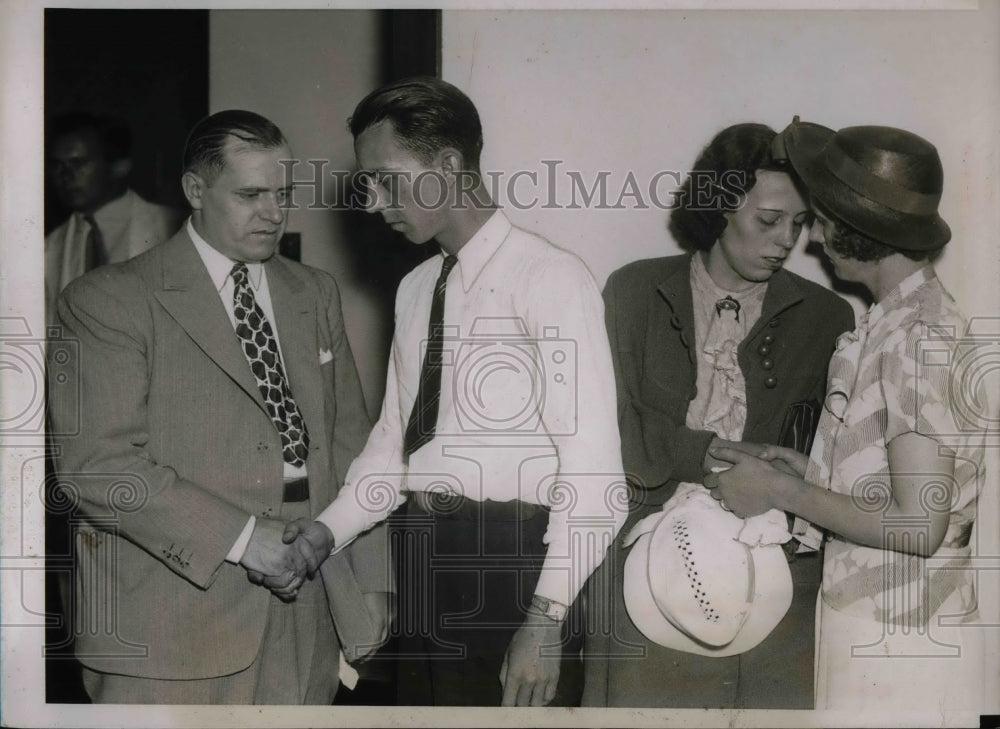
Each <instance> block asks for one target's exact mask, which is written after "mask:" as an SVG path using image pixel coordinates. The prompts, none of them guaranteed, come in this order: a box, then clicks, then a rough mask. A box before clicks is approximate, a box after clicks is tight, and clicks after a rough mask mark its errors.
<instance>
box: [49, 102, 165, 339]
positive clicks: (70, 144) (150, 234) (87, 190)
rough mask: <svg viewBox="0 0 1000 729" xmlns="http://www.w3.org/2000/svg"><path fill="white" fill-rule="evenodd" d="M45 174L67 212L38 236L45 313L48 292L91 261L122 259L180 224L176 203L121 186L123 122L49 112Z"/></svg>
mask: <svg viewBox="0 0 1000 729" xmlns="http://www.w3.org/2000/svg"><path fill="white" fill-rule="evenodd" d="M47 144H48V164H49V169H48V181H49V185H50V189H51V191H52V192H53V193H54V194H55V196H56V198H57V199H58V201H59V202H60V203H61V204H62V205H63V206H64V207H65V208H67V209H68V210H70V211H71V215H70V216H69V219H67V220H66V222H64V223H63V224H62V225H60V226H59V227H58V228H56V229H55V230H53V231H52V232H51V233H50V234H49V235H48V236H46V238H45V310H46V321H48V322H49V323H54V322H55V303H56V297H57V296H58V295H59V292H60V291H62V290H63V289H64V288H65V287H66V284H68V283H69V282H70V281H72V280H73V279H75V278H77V277H78V276H82V275H83V274H84V273H86V272H87V271H89V270H90V269H92V268H96V267H97V266H103V265H104V264H106V263H118V262H120V261H126V260H128V259H129V258H132V256H136V255H138V254H140V253H142V252H144V251H147V250H149V249H150V248H152V247H153V246H155V245H157V244H158V243H162V242H163V241H165V240H166V239H167V238H169V237H170V236H171V235H173V234H174V233H175V232H177V229H178V228H179V227H180V224H181V222H182V220H183V216H182V214H181V212H180V211H178V210H175V209H173V208H169V207H166V206H163V205H156V204H154V203H151V202H148V201H147V200H144V199H143V198H142V197H140V196H139V195H138V194H137V193H136V192H135V191H134V190H132V189H131V188H129V186H128V175H129V172H131V169H132V160H131V139H130V136H129V132H128V129H127V128H125V127H124V126H123V125H120V124H117V123H115V122H112V121H110V120H108V119H103V118H101V117H98V116H94V115H92V114H86V113H70V114H65V115H62V116H60V117H57V118H56V119H55V120H54V121H53V123H52V125H51V127H50V128H49V130H48V134H47Z"/></svg>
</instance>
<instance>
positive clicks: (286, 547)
mask: <svg viewBox="0 0 1000 729" xmlns="http://www.w3.org/2000/svg"><path fill="white" fill-rule="evenodd" d="M331 549H333V534H331V533H330V530H329V528H327V526H326V525H324V524H321V523H320V522H318V521H312V520H311V519H296V520H295V521H290V522H288V523H287V524H285V523H283V522H281V521H279V520H277V519H263V518H258V519H257V520H256V523H255V524H254V529H253V534H252V535H251V536H250V542H249V543H248V544H247V548H246V550H245V551H244V552H243V557H242V558H241V559H240V564H241V565H242V566H243V567H244V568H246V571H247V578H248V579H249V580H250V582H252V583H253V584H255V585H262V586H264V587H266V588H267V589H269V590H270V591H271V592H273V593H274V594H275V595H277V596H278V597H279V598H281V599H282V600H285V601H286V602H290V601H292V600H294V599H295V597H296V595H298V592H299V588H300V587H301V586H302V583H303V582H305V580H306V578H308V579H310V580H311V579H312V578H313V577H315V576H316V571H317V570H318V569H319V566H320V565H321V564H323V560H325V559H326V558H327V557H328V556H329V555H330V550H331Z"/></svg>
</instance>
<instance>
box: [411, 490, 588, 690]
mask: <svg viewBox="0 0 1000 729" xmlns="http://www.w3.org/2000/svg"><path fill="white" fill-rule="evenodd" d="M548 520H549V512H548V510H547V509H545V508H543V507H540V506H536V505H533V504H528V503H525V502H519V501H514V502H503V503H501V502H477V501H472V500H469V499H466V498H464V497H443V498H438V497H435V498H434V499H433V500H428V499H420V498H417V499H410V500H409V501H408V502H407V512H406V518H405V520H404V524H403V525H402V527H401V528H399V529H397V530H396V531H395V533H394V538H395V539H396V540H397V542H398V544H397V547H398V550H397V558H398V559H400V560H401V563H400V567H401V569H400V570H399V574H400V585H399V590H398V594H399V600H400V611H399V620H398V622H397V628H396V630H397V633H398V635H399V639H400V640H399V651H400V660H399V663H398V674H397V680H398V683H397V686H398V694H397V700H398V703H399V704H402V705H435V706H499V705H500V702H501V699H502V696H503V691H502V688H501V684H500V668H501V665H502V664H503V659H504V655H505V654H506V651H507V647H508V645H509V644H510V640H511V638H512V637H513V635H514V632H515V631H516V630H517V629H518V627H520V625H521V624H522V622H523V620H524V617H525V611H526V609H527V607H528V605H529V604H530V602H531V597H532V595H534V592H535V585H536V584H537V583H538V576H539V573H540V571H541V567H542V562H543V561H544V559H545V552H546V549H547V547H546V545H545V544H543V542H542V537H543V536H544V534H545V530H546V527H547V526H548ZM578 603H579V601H578ZM581 613H582V611H581V609H580V606H579V604H575V605H574V606H573V607H572V609H571V610H570V613H569V616H568V617H567V619H566V621H565V623H564V625H563V631H562V640H563V645H562V662H561V667H560V673H559V683H558V687H557V690H556V696H555V698H554V699H553V701H552V702H551V703H550V704H549V706H576V705H578V704H579V700H580V695H581V692H582V690H583V670H582V663H581V660H580V651H581V649H582V646H583V630H582V628H583V625H582V616H581Z"/></svg>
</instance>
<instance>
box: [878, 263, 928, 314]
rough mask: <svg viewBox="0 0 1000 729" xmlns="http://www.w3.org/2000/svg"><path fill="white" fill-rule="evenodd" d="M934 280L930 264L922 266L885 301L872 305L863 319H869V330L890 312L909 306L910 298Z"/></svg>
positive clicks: (899, 284) (898, 285) (891, 292)
mask: <svg viewBox="0 0 1000 729" xmlns="http://www.w3.org/2000/svg"><path fill="white" fill-rule="evenodd" d="M933 278H935V273H934V267H933V266H931V265H929V264H928V265H926V266H922V267H921V268H919V269H918V270H916V271H914V272H913V273H911V274H910V275H909V276H907V277H906V278H904V279H903V280H902V281H900V282H899V283H898V284H896V288H894V289H893V290H892V291H890V292H889V293H888V294H887V295H886V296H885V298H884V299H882V300H881V301H879V302H878V303H876V304H872V307H871V308H870V309H869V310H868V312H867V313H866V315H865V316H864V317H862V319H863V320H864V319H867V324H868V327H869V328H871V327H873V326H875V324H877V323H878V321H879V320H880V319H881V318H882V317H884V316H885V315H886V314H888V313H889V312H891V311H895V310H896V309H899V308H902V307H904V306H908V305H909V302H908V301H907V300H908V299H909V298H910V296H912V295H913V293H914V292H916V291H917V289H919V288H920V287H921V286H923V285H924V284H925V283H927V282H928V281H930V280H931V279H933Z"/></svg>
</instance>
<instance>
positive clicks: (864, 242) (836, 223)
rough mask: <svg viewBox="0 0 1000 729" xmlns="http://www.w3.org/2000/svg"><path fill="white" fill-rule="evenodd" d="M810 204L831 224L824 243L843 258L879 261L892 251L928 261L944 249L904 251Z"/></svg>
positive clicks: (820, 207) (942, 247) (918, 260)
mask: <svg viewBox="0 0 1000 729" xmlns="http://www.w3.org/2000/svg"><path fill="white" fill-rule="evenodd" d="M812 206H813V207H814V208H816V210H818V211H819V212H820V213H822V214H823V217H825V218H827V219H828V220H829V221H830V222H831V223H832V224H833V235H832V236H831V238H830V240H828V241H826V244H827V245H828V246H830V248H832V249H833V251H834V252H835V253H836V254H837V255H839V256H843V257H844V258H852V259H854V260H855V261H862V262H868V261H881V260H882V259H883V258H886V257H888V256H891V255H892V254H893V253H901V254H902V255H904V256H906V257H907V258H909V259H910V260H911V261H916V262H918V263H919V262H921V261H927V262H928V263H930V262H932V261H935V260H937V258H938V256H940V255H941V252H942V251H943V250H944V246H941V247H940V248H934V249H932V250H929V251H904V250H900V249H899V248H893V247H892V246H889V245H886V244H885V243H882V242H881V241H877V240H875V239H874V238H872V237H871V236H868V235H865V234H864V233H862V232H861V231H860V230H858V229H857V228H855V227H853V226H851V225H850V224H848V223H845V222H844V221H842V220H841V219H840V218H838V217H837V216H836V215H834V214H833V213H831V212H830V211H829V210H827V209H826V208H824V207H823V206H822V205H819V204H817V203H816V201H815V200H813V201H812Z"/></svg>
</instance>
